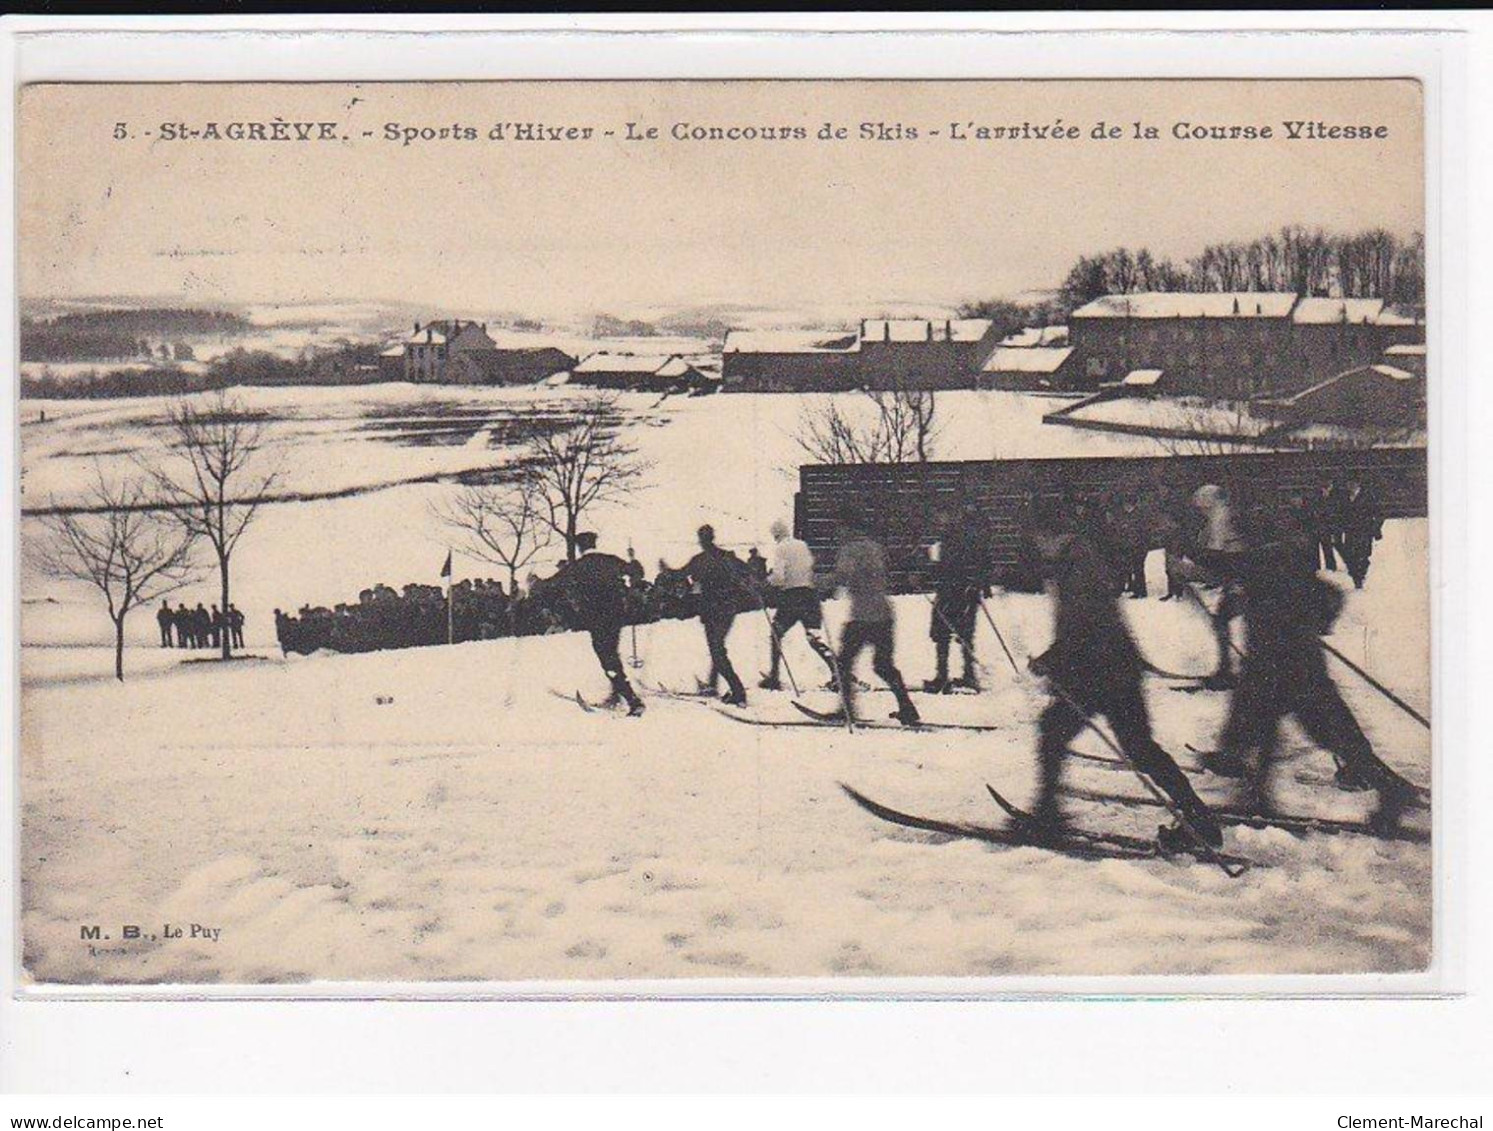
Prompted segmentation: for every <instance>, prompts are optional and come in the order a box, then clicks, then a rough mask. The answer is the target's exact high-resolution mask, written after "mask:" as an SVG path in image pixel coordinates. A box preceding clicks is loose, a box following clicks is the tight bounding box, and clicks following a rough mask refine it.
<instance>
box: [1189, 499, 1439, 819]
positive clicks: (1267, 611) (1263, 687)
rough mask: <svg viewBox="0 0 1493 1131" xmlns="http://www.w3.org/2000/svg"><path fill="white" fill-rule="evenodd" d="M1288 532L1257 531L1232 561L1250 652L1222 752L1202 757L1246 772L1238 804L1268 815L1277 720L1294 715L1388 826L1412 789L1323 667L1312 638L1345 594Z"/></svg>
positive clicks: (1344, 781) (1221, 768)
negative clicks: (1373, 793) (1371, 797)
mask: <svg viewBox="0 0 1493 1131" xmlns="http://www.w3.org/2000/svg"><path fill="white" fill-rule="evenodd" d="M1287 534H1288V530H1287V528H1284V527H1282V528H1277V529H1274V530H1269V529H1267V530H1262V531H1261V532H1260V534H1259V536H1258V538H1257V540H1256V541H1257V545H1256V546H1255V547H1254V548H1252V549H1250V550H1249V551H1248V552H1246V553H1244V554H1241V555H1239V556H1238V557H1236V558H1235V559H1234V561H1233V562H1232V563H1231V564H1232V567H1233V568H1234V569H1235V570H1236V571H1237V575H1238V577H1239V579H1240V581H1241V582H1242V584H1243V587H1244V593H1245V601H1244V625H1245V630H1246V633H1247V634H1248V637H1249V651H1248V653H1247V654H1246V655H1245V658H1244V663H1243V665H1242V667H1241V671H1240V676H1239V687H1238V690H1236V691H1235V692H1234V696H1233V699H1232V701H1231V702H1230V704H1229V716H1228V720H1227V722H1225V724H1224V728H1223V733H1222V736H1221V737H1220V741H1219V750H1218V751H1216V752H1214V753H1212V754H1210V755H1209V756H1208V758H1207V764H1208V766H1209V768H1210V769H1212V770H1214V771H1215V772H1217V773H1223V774H1229V775H1233V776H1243V777H1244V778H1245V784H1244V794H1245V797H1244V801H1245V802H1246V803H1247V804H1250V805H1252V806H1253V807H1255V808H1256V809H1258V810H1259V811H1260V812H1262V813H1266V814H1268V813H1269V812H1270V811H1271V808H1272V799H1271V795H1270V773H1271V770H1272V768H1273V762H1274V757H1273V756H1274V753H1275V747H1276V742H1277V739H1278V737H1279V730H1280V721H1281V720H1282V719H1283V718H1285V716H1287V715H1294V716H1295V717H1296V721H1297V722H1298V723H1299V724H1300V726H1301V728H1302V729H1303V730H1304V731H1305V732H1306V734H1307V735H1308V737H1310V738H1311V739H1312V741H1313V742H1315V743H1317V745H1319V746H1320V747H1322V748H1323V749H1325V750H1327V751H1329V752H1330V753H1331V754H1332V755H1333V756H1334V757H1335V758H1336V759H1337V760H1338V762H1339V772H1338V780H1339V783H1340V784H1341V785H1343V786H1344V787H1345V788H1358V787H1371V788H1373V789H1375V790H1377V791H1378V794H1379V804H1378V807H1377V808H1376V810H1375V811H1374V813H1373V814H1372V816H1371V817H1370V824H1371V825H1373V826H1374V827H1375V828H1376V829H1378V830H1380V831H1383V832H1392V831H1394V829H1395V828H1396V827H1397V826H1398V824H1399V819H1400V815H1401V813H1402V812H1403V811H1404V809H1405V807H1406V806H1407V805H1408V804H1409V803H1410V802H1411V801H1412V800H1413V797H1414V790H1413V787H1411V786H1410V785H1409V784H1408V783H1407V782H1405V781H1404V780H1403V779H1402V778H1400V777H1399V775H1397V774H1396V773H1395V772H1394V771H1393V770H1391V769H1390V768H1389V767H1388V766H1387V765H1385V764H1384V762H1383V761H1382V760H1381V759H1380V758H1379V756H1378V755H1377V754H1375V753H1374V749H1373V747H1372V745H1370V743H1369V740H1368V738H1367V737H1366V736H1365V735H1364V733H1363V730H1362V728H1360V727H1359V725H1358V722H1357V720H1356V719H1354V717H1353V713H1352V712H1351V711H1350V710H1349V709H1348V705H1347V704H1346V703H1344V702H1343V697H1342V695H1341V694H1339V692H1338V689H1337V685H1336V684H1334V683H1333V682H1332V679H1331V677H1330V676H1329V675H1328V674H1327V662H1326V660H1325V658H1324V657H1323V655H1322V646H1321V643H1320V641H1319V640H1318V639H1317V638H1318V637H1319V636H1321V635H1325V634H1326V633H1327V632H1329V631H1331V628H1332V623H1333V621H1334V620H1335V619H1336V618H1337V614H1338V612H1339V611H1340V610H1341V608H1342V603H1343V599H1342V595H1341V594H1340V593H1339V592H1338V590H1337V589H1336V588H1335V587H1333V586H1332V585H1331V584H1330V583H1328V582H1326V581H1323V580H1322V579H1321V578H1318V577H1317V576H1316V574H1315V571H1313V570H1311V569H1308V568H1306V559H1305V556H1304V552H1303V551H1304V550H1305V549H1306V548H1307V546H1308V545H1309V543H1308V544H1305V545H1303V544H1293V542H1292V540H1291V539H1290V538H1289V537H1288V536H1285V535H1287ZM1303 541H1304V540H1303ZM1312 564H1313V565H1315V560H1314V559H1313V561H1312Z"/></svg>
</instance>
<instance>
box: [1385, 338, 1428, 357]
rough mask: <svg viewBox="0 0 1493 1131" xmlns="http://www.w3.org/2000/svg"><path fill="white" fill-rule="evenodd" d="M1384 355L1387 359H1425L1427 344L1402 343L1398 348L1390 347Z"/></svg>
mask: <svg viewBox="0 0 1493 1131" xmlns="http://www.w3.org/2000/svg"><path fill="white" fill-rule="evenodd" d="M1384 354H1385V356H1386V357H1425V356H1426V344H1425V343H1424V342H1401V343H1400V344H1399V345H1397V346H1390V347H1389V348H1388V349H1387V350H1385V351H1384Z"/></svg>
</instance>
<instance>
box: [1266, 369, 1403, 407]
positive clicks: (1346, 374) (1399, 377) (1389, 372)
mask: <svg viewBox="0 0 1493 1131" xmlns="http://www.w3.org/2000/svg"><path fill="white" fill-rule="evenodd" d="M1366 373H1377V374H1378V375H1379V376H1381V377H1388V378H1389V379H1390V380H1391V381H1419V380H1420V378H1419V377H1417V376H1416V375H1415V374H1414V373H1408V372H1406V371H1405V370H1403V369H1398V368H1396V367H1395V366H1393V365H1357V366H1354V367H1353V368H1352V369H1345V370H1343V372H1341V373H1334V374H1333V375H1332V376H1331V377H1328V378H1327V379H1326V380H1324V381H1318V382H1317V383H1316V384H1315V385H1309V386H1308V387H1307V388H1305V389H1302V390H1301V391H1300V392H1297V393H1292V394H1291V395H1290V396H1285V397H1261V398H1259V400H1258V402H1257V403H1259V404H1263V405H1296V404H1299V403H1300V402H1302V401H1305V400H1309V399H1311V398H1312V397H1313V396H1315V395H1316V394H1317V393H1320V392H1321V391H1322V390H1323V389H1326V388H1330V387H1331V386H1333V385H1336V384H1337V383H1338V382H1339V381H1345V380H1349V379H1351V378H1353V377H1359V376H1362V375H1363V374H1366Z"/></svg>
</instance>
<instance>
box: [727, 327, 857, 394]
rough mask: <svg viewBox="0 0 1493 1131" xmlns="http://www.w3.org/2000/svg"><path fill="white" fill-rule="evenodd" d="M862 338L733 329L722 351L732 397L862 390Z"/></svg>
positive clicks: (848, 334)
mask: <svg viewBox="0 0 1493 1131" xmlns="http://www.w3.org/2000/svg"><path fill="white" fill-rule="evenodd" d="M860 348H861V340H860V336H859V335H858V334H854V333H848V332H846V333H835V332H833V331H828V332H826V331H824V330H732V331H730V332H729V333H728V334H727V335H726V342H725V345H724V346H723V347H722V348H721V381H722V387H723V391H725V392H728V393H803V392H816V393H828V392H838V391H843V390H846V389H854V388H858V387H859V386H860V364H859V363H860Z"/></svg>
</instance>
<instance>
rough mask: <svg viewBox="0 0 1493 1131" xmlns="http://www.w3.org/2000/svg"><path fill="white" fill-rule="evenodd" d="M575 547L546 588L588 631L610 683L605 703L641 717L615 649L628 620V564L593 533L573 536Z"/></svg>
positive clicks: (639, 707)
mask: <svg viewBox="0 0 1493 1131" xmlns="http://www.w3.org/2000/svg"><path fill="white" fill-rule="evenodd" d="M575 545H576V549H578V550H580V552H581V556H580V557H578V558H576V560H575V561H573V562H571V563H570V564H569V565H567V566H566V567H565V568H564V569H562V570H561V571H560V573H559V574H557V575H556V576H555V577H553V578H551V579H550V580H549V581H548V582H547V583H546V588H547V590H548V591H549V592H550V594H551V595H552V597H557V598H559V599H561V600H563V601H565V603H566V604H567V605H568V606H569V610H570V612H571V614H572V616H573V623H574V624H575V625H576V626H577V627H579V628H581V629H583V630H585V631H586V632H588V633H590V635H591V650H592V651H594V652H595V653H596V658H597V660H599V661H600V662H601V670H602V671H603V672H605V673H606V677H607V680H608V682H610V683H611V685H612V693H611V695H609V696H608V697H607V706H615V705H616V704H617V703H618V701H625V702H626V703H627V713H628V714H629V715H641V714H642V713H643V701H642V700H641V699H640V698H638V693H637V692H636V691H634V690H633V687H632V684H630V683H628V682H627V675H626V673H625V669H624V667H623V664H622V654H621V650H620V648H619V644H620V642H621V639H622V626H623V625H624V624H625V623H626V621H627V590H628V573H627V563H626V562H624V561H623V560H622V559H621V558H619V557H617V556H616V555H615V554H603V553H599V552H598V551H597V549H596V534H595V533H594V532H593V531H590V530H584V531H581V532H580V533H579V534H577V535H576V538H575Z"/></svg>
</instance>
